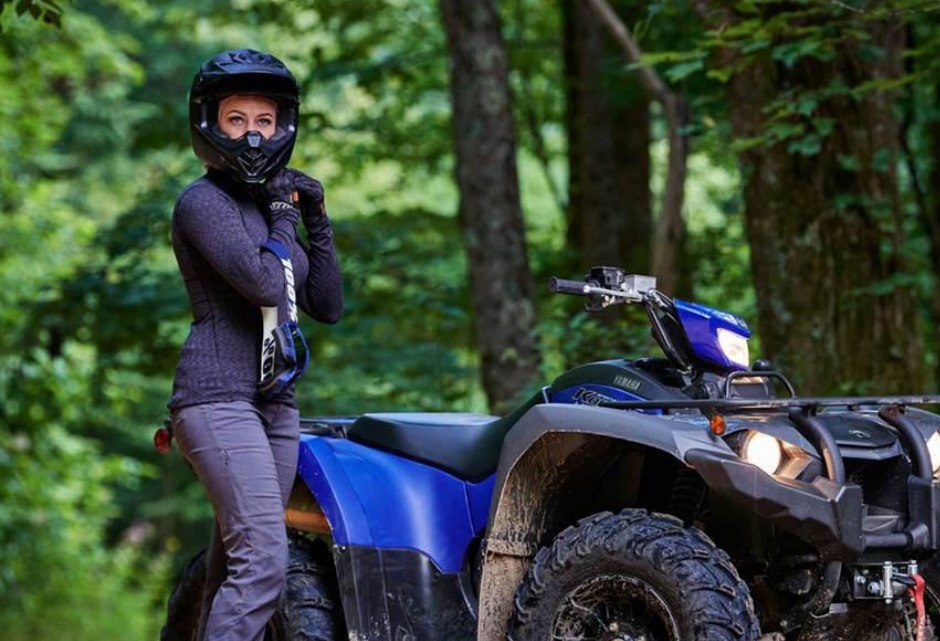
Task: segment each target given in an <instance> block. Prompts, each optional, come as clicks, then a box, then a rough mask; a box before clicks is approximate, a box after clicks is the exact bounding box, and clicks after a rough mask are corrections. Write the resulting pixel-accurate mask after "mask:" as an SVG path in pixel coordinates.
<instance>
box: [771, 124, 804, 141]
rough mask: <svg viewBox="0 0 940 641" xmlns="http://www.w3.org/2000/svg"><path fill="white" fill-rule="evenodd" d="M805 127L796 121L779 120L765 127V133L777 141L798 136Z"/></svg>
mask: <svg viewBox="0 0 940 641" xmlns="http://www.w3.org/2000/svg"><path fill="white" fill-rule="evenodd" d="M805 131H806V128H805V127H804V126H803V125H802V124H801V123H798V122H779V123H777V124H775V125H771V126H770V127H768V128H767V133H768V134H769V135H770V136H771V137H772V138H773V139H774V140H777V141H780V140H786V139H788V138H793V137H795V136H800V135H802V134H803V133H804V132H805Z"/></svg>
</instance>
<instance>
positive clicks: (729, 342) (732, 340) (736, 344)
mask: <svg viewBox="0 0 940 641" xmlns="http://www.w3.org/2000/svg"><path fill="white" fill-rule="evenodd" d="M717 332H718V346H719V347H720V348H721V353H722V354H724V355H725V358H727V359H728V360H729V361H731V362H732V363H734V364H735V365H740V366H741V367H743V368H745V369H747V368H748V367H750V363H751V355H750V352H749V351H748V348H747V338H746V337H744V336H742V335H741V334H738V333H736V332H732V331H731V330H728V329H725V328H724V327H719V328H718V330H717Z"/></svg>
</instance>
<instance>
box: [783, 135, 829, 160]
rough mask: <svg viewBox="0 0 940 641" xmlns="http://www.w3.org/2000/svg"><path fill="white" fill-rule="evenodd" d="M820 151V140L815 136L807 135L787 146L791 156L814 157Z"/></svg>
mask: <svg viewBox="0 0 940 641" xmlns="http://www.w3.org/2000/svg"><path fill="white" fill-rule="evenodd" d="M820 149H822V139H821V138H820V137H819V136H817V135H816V134H809V135H808V136H803V137H802V138H799V139H797V140H794V141H793V142H791V143H790V144H789V145H788V146H787V151H789V152H790V153H791V154H799V155H801V156H815V155H817V154H818V153H819V151H820Z"/></svg>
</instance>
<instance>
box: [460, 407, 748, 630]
mask: <svg viewBox="0 0 940 641" xmlns="http://www.w3.org/2000/svg"><path fill="white" fill-rule="evenodd" d="M611 439H614V440H616V441H621V442H624V443H627V444H629V445H630V446H635V447H637V448H645V449H647V450H656V451H659V452H662V453H664V454H666V455H668V456H670V457H672V458H674V459H675V460H676V461H678V462H682V463H684V461H685V454H686V452H688V451H689V450H696V451H706V452H714V453H715V454H716V455H720V456H734V454H733V452H732V451H731V449H730V448H729V447H728V446H727V445H726V444H725V442H724V441H722V440H721V439H720V438H719V437H717V436H715V435H714V434H712V433H711V432H710V431H709V430H708V422H707V420H706V419H704V418H703V417H701V416H695V415H667V416H655V415H649V414H642V413H639V412H624V411H623V410H617V409H608V408H602V407H592V406H587V405H568V404H541V405H536V406H534V407H532V409H530V410H529V411H528V412H526V414H525V415H523V416H522V418H521V419H519V421H518V422H517V423H516V424H515V425H514V426H513V428H512V429H511V430H510V431H509V433H508V434H507V435H506V440H505V441H504V443H503V449H502V454H501V456H500V461H499V467H498V469H497V471H496V482H495V486H494V493H493V502H492V503H491V505H490V514H489V528H488V530H487V537H486V540H485V542H484V545H485V554H484V558H483V573H482V580H481V587H480V603H479V624H478V628H477V630H478V634H477V639H478V641H502V640H503V639H505V638H506V630H507V623H508V621H509V617H510V615H511V613H512V603H513V597H514V594H515V590H516V587H517V586H518V585H519V583H520V582H521V581H522V578H523V576H524V574H525V572H526V570H527V569H528V566H529V563H530V561H531V559H532V558H533V557H534V556H535V553H536V552H537V551H538V549H539V547H540V546H542V545H545V544H546V543H547V542H548V541H547V539H548V538H550V537H551V536H553V535H554V533H556V532H558V531H560V529H561V528H563V527H564V525H567V524H568V523H564V522H563V521H564V520H565V518H566V512H565V510H564V509H556V508H558V506H559V505H560V504H563V503H576V502H577V501H578V497H577V496H568V495H567V494H566V491H565V488H566V487H571V482H572V479H571V475H573V474H582V475H590V474H592V473H596V470H597V469H598V467H597V466H600V465H604V463H605V461H607V460H609V457H610V447H609V445H610V444H611ZM613 445H616V444H613ZM595 464H596V465H595ZM586 480H587V482H590V480H589V479H586ZM579 485H582V484H580V483H574V486H576V487H577V486H579Z"/></svg>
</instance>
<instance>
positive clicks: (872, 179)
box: [0, 0, 940, 641]
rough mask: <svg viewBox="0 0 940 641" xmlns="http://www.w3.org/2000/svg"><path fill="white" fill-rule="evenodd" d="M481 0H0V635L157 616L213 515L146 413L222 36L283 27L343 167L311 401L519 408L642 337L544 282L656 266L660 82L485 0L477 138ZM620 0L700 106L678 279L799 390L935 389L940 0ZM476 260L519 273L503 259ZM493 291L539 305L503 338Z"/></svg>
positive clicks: (598, 26)
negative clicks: (499, 108) (485, 138)
mask: <svg viewBox="0 0 940 641" xmlns="http://www.w3.org/2000/svg"><path fill="white" fill-rule="evenodd" d="M464 4H465V3H464ZM460 5H461V3H453V2H449V1H447V0H441V1H440V2H435V1H433V0H319V1H317V2H312V1H310V0H280V1H279V2H262V1H260V0H226V1H222V0H212V1H211V2H202V3H198V4H193V3H189V2H183V1H182V0H168V1H166V2H161V3H147V2H144V1H143V0H74V1H72V2H68V3H65V2H59V1H55V2H54V1H52V0H12V1H11V0H2V1H0V115H2V118H3V123H4V125H5V126H4V133H3V135H2V137H0V363H2V365H0V534H2V536H0V629H3V630H4V638H5V639H12V640H14V641H20V640H23V641H25V640H26V639H30V640H32V639H37V638H38V639H45V638H53V637H55V638H59V639H66V640H69V641H71V640H75V641H84V640H85V639H88V640H90V639H98V638H99V637H101V636H102V635H113V636H119V637H120V638H123V639H129V640H135V639H140V640H143V639H152V638H155V637H156V635H157V630H158V628H159V625H160V616H161V608H162V606H163V600H164V599H165V597H166V594H167V593H168V590H169V585H170V582H171V581H172V578H173V576H174V574H175V573H176V571H178V569H179V567H180V565H181V564H182V563H184V562H185V560H186V559H187V558H188V557H189V556H190V555H192V554H193V553H194V552H195V551H196V550H197V549H198V548H200V547H202V545H204V542H205V541H206V540H207V537H208V534H209V525H210V522H209V518H210V516H211V511H210V507H209V504H208V501H207V500H206V499H205V497H204V496H203V494H202V489H201V487H200V486H199V485H198V483H197V482H196V480H195V477H194V476H193V475H192V473H191V472H190V470H189V469H188V468H187V467H186V465H185V463H184V462H183V461H182V459H181V457H179V456H178V455H176V454H173V455H170V456H165V457H160V456H158V455H156V454H155V453H154V452H153V450H152V447H151V444H150V436H151V433H152V430H153V428H154V427H156V426H157V425H158V424H159V423H160V422H161V420H162V418H163V416H164V414H165V402H166V400H167V398H168V396H169V392H170V381H171V379H172V375H173V369H174V367H175V364H176V358H177V355H178V350H179V347H180V345H181V344H182V342H183V340H184V338H185V336H186V334H187V332H188V328H189V322H190V316H189V310H188V307H187V302H186V299H185V292H184V289H183V286H182V282H181V280H180V279H179V276H178V272H177V268H176V264H175V260H174V258H173V254H172V251H171V249H170V244H169V217H170V212H171V208H172V205H173V202H174V200H175V198H176V196H177V194H178V193H179V191H180V190H181V188H182V187H183V186H184V185H185V184H187V183H188V182H189V181H191V180H193V179H194V178H196V177H198V176H199V174H200V166H199V163H198V161H197V160H196V159H195V157H194V156H193V154H192V152H191V151H190V149H189V135H188V131H187V103H186V96H187V92H188V88H189V82H190V80H191V78H192V75H193V73H194V72H195V70H196V68H197V66H198V64H199V63H200V62H201V61H202V60H204V59H206V58H208V57H210V56H211V55H213V54H214V53H216V52H218V51H220V50H223V49H227V48H233V47H253V48H257V49H263V50H270V51H272V52H274V53H275V54H277V55H278V56H279V57H281V58H282V59H284V60H285V61H286V62H287V63H288V64H289V65H290V67H291V68H292V69H293V70H294V72H295V73H296V74H297V76H298V78H299V79H300V80H301V82H302V85H303V89H304V98H303V110H302V114H303V115H302V118H303V120H302V134H301V136H300V138H299V143H298V146H297V148H296V150H295V155H294V160H293V163H292V164H293V165H295V166H297V167H298V168H301V169H303V170H305V171H307V172H308V173H311V174H313V175H315V176H317V177H318V178H320V179H321V180H323V182H324V183H325V185H326V189H327V200H328V204H329V210H330V213H331V216H332V218H333V221H334V227H335V230H336V238H337V242H338V245H339V252H340V257H341V263H342V267H343V272H344V286H345V290H346V299H347V309H346V314H345V316H344V318H343V320H342V321H341V322H340V323H339V324H338V325H336V326H325V325H317V324H315V323H313V322H312V321H310V320H309V319H306V320H305V321H304V322H305V328H304V329H305V333H306V335H307V336H308V337H310V339H311V346H312V350H313V356H314V360H313V366H312V367H311V370H310V371H309V372H308V374H307V375H306V377H305V378H304V380H303V382H302V383H301V385H300V386H299V388H298V393H299V394H298V396H299V398H298V402H299V404H300V406H301V409H302V411H303V412H304V413H305V414H308V415H314V414H352V413H358V412H362V411H366V410H370V411H378V410H396V409H397V410H406V409H407V410H427V411H435V410H449V411H461V410H472V411H487V410H488V409H492V408H496V409H502V408H504V407H507V406H510V405H512V402H513V399H515V398H517V397H519V396H520V395H524V394H525V393H526V392H527V391H528V390H531V389H533V388H537V387H538V386H539V385H541V384H543V382H547V381H549V380H551V378H552V377H554V376H556V375H557V374H559V373H560V372H561V371H563V370H564V369H565V368H566V367H569V366H571V365H573V364H575V363H580V362H585V361H589V360H596V359H601V358H611V357H617V356H630V355H647V354H651V353H652V351H653V347H652V344H651V342H650V339H649V336H648V331H647V330H646V325H645V322H644V319H643V318H642V317H637V316H634V315H632V314H631V313H630V312H629V310H623V309H621V310H615V311H611V312H610V313H607V314H605V315H601V316H599V317H595V318H588V317H587V316H586V315H585V314H584V312H582V311H581V310H580V302H579V301H578V300H576V299H571V298H568V299H566V298H563V297H550V296H548V295H547V292H546V291H545V289H544V285H543V283H544V282H545V279H546V278H547V277H548V276H549V275H552V274H557V275H563V276H567V277H577V276H578V275H580V274H581V273H583V271H584V270H585V269H586V268H587V267H589V266H590V265H592V264H595V263H599V262H605V263H614V264H620V265H622V266H625V267H627V268H629V269H630V270H631V271H638V272H644V271H649V270H650V269H652V265H653V263H652V251H653V250H652V247H653V230H654V229H655V228H656V225H657V224H658V222H659V221H658V220H657V217H658V216H659V212H660V211H661V207H660V206H659V205H658V203H661V202H662V197H663V191H664V183H665V178H666V167H667V153H668V144H667V126H666V120H665V118H664V114H663V111H662V109H661V108H660V107H659V105H658V104H657V103H656V102H654V101H652V100H651V98H652V97H651V96H650V95H648V94H647V93H646V91H645V90H644V89H643V86H642V84H641V83H639V82H638V80H637V73H638V67H637V65H636V64H632V63H630V62H629V61H628V59H627V58H626V57H625V56H624V54H623V52H622V51H621V50H620V48H618V46H617V43H616V42H615V41H614V40H613V39H612V37H611V36H610V32H609V30H608V29H606V28H605V26H604V25H603V24H602V23H601V22H600V21H599V20H598V19H597V18H596V16H595V14H593V13H592V12H591V11H590V10H589V9H588V7H587V5H586V0H502V1H500V2H497V1H496V0H492V1H488V2H486V3H480V5H481V6H484V5H485V7H486V8H487V10H488V11H489V14H488V15H489V20H490V22H489V23H488V26H487V28H488V29H489V31H488V35H487V36H486V38H487V40H486V41H487V42H488V43H490V44H491V45H492V46H493V47H495V48H496V49H495V50H496V51H501V53H498V56H502V59H503V60H505V68H504V71H502V72H500V73H501V75H500V76H499V79H498V81H499V83H500V85H501V87H503V89H501V92H502V94H501V95H502V96H503V97H502V98H500V100H503V101H504V102H506V101H508V102H507V104H506V107H507V108H506V109H505V111H504V112H502V113H501V115H500V118H501V122H502V125H501V126H504V127H506V129H505V131H512V132H513V137H512V139H506V138H505V137H504V138H503V140H502V142H503V143H505V145H504V147H503V150H502V151H501V152H500V153H501V154H502V155H501V161H500V162H502V163H504V164H502V165H500V166H499V171H497V172H493V171H492V170H493V169H495V168H496V167H474V166H473V165H472V163H473V162H479V160H478V159H477V160H475V158H476V156H474V154H475V153H477V151H478V150H474V149H473V146H472V144H470V145H468V144H467V142H468V140H467V139H463V140H462V139H461V135H462V132H466V131H467V127H468V124H467V123H470V125H471V126H470V129H471V130H472V125H473V124H474V123H475V122H476V123H479V122H480V119H481V118H482V117H483V115H482V114H481V113H479V112H477V111H474V110H475V109H479V108H480V105H481V104H482V103H481V102H480V101H477V102H475V103H468V107H467V109H465V110H464V111H462V112H461V111H460V110H459V109H457V110H454V111H452V107H451V105H452V104H453V102H452V100H454V99H455V98H454V95H455V94H454V93H453V92H454V91H455V90H457V89H461V88H463V89H466V87H472V86H473V85H474V83H475V82H478V81H479V80H480V78H479V73H480V71H479V69H474V67H473V64H470V63H472V57H473V55H474V53H475V52H478V49H476V48H474V47H473V46H469V44H470V43H469V42H468V41H467V40H466V39H467V38H470V37H472V36H473V34H471V33H469V32H467V30H466V29H465V28H464V27H465V26H466V25H463V27H462V26H461V24H462V23H460V22H459V21H456V20H458V19H459V18H460V17H461V16H458V15H455V14H454V13H453V10H454V9H455V7H459V6H460ZM609 5H610V6H611V7H612V8H613V10H614V11H615V12H616V15H617V16H618V18H619V19H620V20H621V21H622V23H623V25H624V26H625V27H626V28H627V29H629V32H630V34H631V35H632V37H633V38H634V39H635V40H636V42H637V43H638V44H639V46H640V47H641V49H642V51H643V52H644V64H645V65H649V66H650V68H651V69H653V70H655V71H656V73H657V74H658V75H659V76H660V77H661V78H662V79H663V80H664V82H665V83H666V85H667V87H668V89H669V90H670V91H671V92H673V93H675V94H676V95H680V96H681V97H682V99H683V101H684V103H685V104H686V105H687V111H686V113H685V114H684V116H685V117H686V118H687V121H686V124H685V125H684V126H683V129H682V132H681V134H682V135H683V136H684V137H685V138H687V140H688V164H687V176H686V179H685V198H684V206H683V208H682V212H681V213H682V221H681V223H682V226H683V229H684V237H683V239H682V242H681V244H680V245H679V248H678V249H677V250H676V251H677V252H678V251H681V252H682V255H681V256H678V255H677V256H675V258H676V260H677V261H678V264H680V265H681V273H680V274H679V276H680V277H681V278H680V282H679V285H678V287H679V288H680V290H681V291H682V293H683V295H684V296H687V297H694V298H695V299H696V300H700V301H702V302H704V303H707V304H711V305H714V306H718V307H722V308H725V309H729V310H731V311H734V312H736V313H738V314H741V315H743V316H745V317H746V318H748V319H750V320H751V321H752V324H753V325H754V327H755V329H756V330H757V335H756V338H755V343H756V345H757V347H756V348H755V349H754V353H755V354H756V355H770V356H772V357H773V358H775V359H777V360H778V361H779V362H780V363H781V364H783V365H786V366H787V369H788V370H789V371H790V372H791V373H792V374H794V376H795V378H796V379H797V380H798V382H799V383H800V384H801V386H802V390H803V391H804V392H806V393H830V392H845V393H852V392H869V391H895V390H897V391H900V388H904V390H905V391H923V390H928V389H933V390H936V388H937V382H938V378H937V372H938V358H937V352H938V348H940V296H938V289H940V288H938V286H937V283H938V278H940V215H938V212H940V205H938V203H940V199H938V197H937V196H936V194H934V193H933V190H932V189H931V186H932V185H935V184H936V183H937V176H938V173H937V172H940V112H938V110H937V106H936V104H937V101H936V97H937V91H938V86H940V85H938V83H937V80H936V78H937V71H938V69H937V62H936V60H940V56H938V55H937V54H938V53H940V51H938V50H940V35H938V30H937V18H938V13H937V12H936V11H934V10H932V9H931V8H930V6H929V3H928V4H924V3H923V2H917V1H914V0H910V1H908V0H892V1H891V2H884V1H882V2H874V1H871V2H869V1H863V0H844V1H842V0H840V1H839V2H829V1H825V0H788V1H787V2H779V1H776V0H758V1H755V0H739V1H734V2H732V1H730V0H729V1H727V2H725V1H717V0H716V1H714V2H703V1H701V0H696V1H692V0H689V1H685V0H673V1H654V2H639V1H638V0H615V1H612V2H610V3H609ZM448 16H450V17H451V18H453V19H454V20H455V21H452V22H451V23H450V25H451V28H450V29H448V28H445V25H447V24H448V22H447V20H446V18H448ZM463 17H464V18H466V16H463ZM475 24H477V26H478V27H479V23H475ZM448 34H449V38H448ZM475 37H479V34H477V36H475ZM494 55H495V54H494ZM468 60H469V61H470V62H469V63H468ZM459 83H465V84H463V85H461V84H459ZM455 136H456V138H455ZM471 142H472V141H471ZM461 145H463V148H464V150H465V151H464V156H463V161H462V160H461V159H462V156H461V152H460V151H459V150H460V149H461V148H462V146H461ZM461 162H463V163H464V165H463V166H464V167H465V168H466V167H467V165H466V163H467V162H470V163H471V164H470V165H469V166H470V168H471V169H477V170H486V169H489V170H490V171H491V173H490V175H489V178H487V175H486V174H485V173H484V174H483V175H482V178H481V177H480V176H472V175H466V174H462V170H461ZM513 174H514V177H513ZM481 179H482V180H483V181H484V183H482V184H484V187H486V188H487V189H489V188H492V189H494V190H495V192H494V193H497V194H502V196H501V197H502V198H503V201H504V203H505V208H503V209H502V210H501V211H500V212H496V211H490V210H488V209H487V207H488V206H491V205H492V203H491V202H490V200H489V199H481V198H480V197H481V196H482V194H481V193H479V192H478V191H474V190H478V189H479V188H480V187H479V186H480V184H481V183H480V182H479V180H481ZM486 180H490V181H492V182H491V184H488V183H486V182H485V181H486ZM497 180H505V181H508V182H506V183H500V184H496V181H497ZM487 184H488V185H489V186H488V187H487ZM513 184H514V185H515V186H513ZM514 190H515V194H516V195H513V191H514ZM460 212H462V213H460ZM459 213H460V214H459ZM458 214H459V215H458ZM497 219H498V220H500V221H503V222H502V223H500V224H504V225H509V226H508V227H505V228H504V229H510V230H511V234H510V236H511V237H512V238H511V239H509V240H511V241H512V242H511V243H510V244H508V245H505V246H503V247H502V248H501V249H499V250H498V251H500V252H502V254H501V256H502V257H503V258H504V259H505V260H502V261H500V262H498V263H495V264H492V265H489V266H487V265H485V264H484V262H485V261H487V260H490V259H492V257H493V255H494V254H493V252H494V251H496V246H495V245H494V242H495V241H488V242H486V243H483V244H482V245H480V244H478V243H477V244H475V243H476V239H477V238H478V237H479V234H480V233H481V230H482V231H483V232H485V230H486V225H487V224H489V223H493V222H495V221H496V220H497ZM506 221H509V222H506ZM501 240H507V239H506V238H502V239H501ZM507 247H508V249H507ZM487 267H489V269H490V270H491V271H486V268H487ZM474 270H477V271H478V272H479V273H480V274H484V276H483V278H484V279H492V278H493V277H494V276H493V274H494V273H495V275H496V277H497V278H498V277H499V276H500V272H501V271H504V272H506V273H504V274H503V276H504V277H505V281H504V282H502V283H497V284H498V285H501V286H500V287H496V288H494V289H492V291H489V290H486V291H484V290H480V289H479V288H477V286H476V285H473V283H474V279H473V278H471V277H470V275H471V274H473V273H474ZM476 282H477V283H479V282H480V280H479V279H477V281H476ZM483 284H484V285H487V286H489V285H493V283H487V282H484V283H483ZM486 296H490V297H494V296H495V297H499V300H493V301H492V305H493V307H494V308H497V307H498V308H500V309H505V310H513V309H516V310H522V311H521V312H514V313H519V314H521V315H522V318H521V319H520V318H513V319H510V320H511V321H512V322H514V323H515V325H514V327H512V328H511V331H509V332H508V333H506V334H505V336H507V337H508V338H505V340H503V339H502V338H500V340H494V339H495V338H497V337H496V336H494V334H493V332H492V331H490V330H491V329H492V328H493V323H494V322H499V320H500V319H499V318H497V319H496V320H493V319H490V318H488V317H487V316H486V312H487V306H486ZM527 310H528V311H527ZM503 320H506V319H503ZM517 321H518V322H517ZM501 368H503V369H502V370H501ZM501 371H505V372H506V375H505V376H503V377H501V376H500V372H501ZM510 373H511V374H512V375H510Z"/></svg>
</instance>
